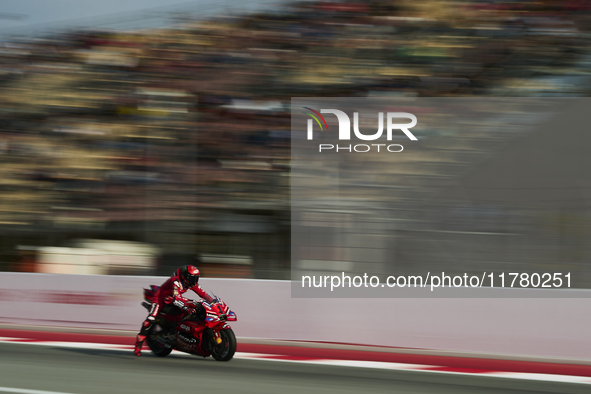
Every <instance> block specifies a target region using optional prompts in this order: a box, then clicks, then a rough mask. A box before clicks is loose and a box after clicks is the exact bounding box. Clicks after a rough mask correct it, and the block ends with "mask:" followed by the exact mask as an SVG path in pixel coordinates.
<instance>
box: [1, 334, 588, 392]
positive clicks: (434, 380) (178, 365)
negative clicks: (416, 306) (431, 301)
mask: <svg viewBox="0 0 591 394" xmlns="http://www.w3.org/2000/svg"><path fill="white" fill-rule="evenodd" d="M34 390H41V391H44V392H45V393H41V392H35V391H34ZM220 390H223V391H224V392H234V393H286V394H291V393H297V394H302V393H334V394H336V393H339V394H342V393H413V394H421V393H454V394H463V393H470V394H472V393H479V394H480V393H481V394H489V393H490V394H492V393H504V394H512V393H588V392H589V386H588V385H580V384H574V383H558V382H537V381H531V380H518V379H504V378H489V377H474V376H464V375H449V374H436V373H425V372H416V371H391V370H381V369H366V368H353V367H336V366H328V365H311V364H300V363H291V362H279V361H266V360H265V361H263V360H247V359H234V360H231V361H230V362H227V363H223V362H217V361H214V360H213V359H211V358H208V359H202V358H198V357H194V356H185V355H177V354H172V355H170V356H168V357H166V358H158V357H155V356H154V355H152V354H151V353H150V351H149V350H147V349H144V355H143V356H142V357H140V358H137V357H135V356H134V355H133V354H132V352H131V351H118V350H105V349H80V348H67V347H63V348H62V347H54V346H39V345H24V344H8V343H2V344H0V393H5V392H6V393H25V394H26V393H28V394H50V393H60V394H61V393H71V394H99V393H100V394H105V393H112V394H115V393H138V394H139V393H142V394H146V393H159V392H163V393H176V392H178V393H187V392H200V393H205V392H218V391H220Z"/></svg>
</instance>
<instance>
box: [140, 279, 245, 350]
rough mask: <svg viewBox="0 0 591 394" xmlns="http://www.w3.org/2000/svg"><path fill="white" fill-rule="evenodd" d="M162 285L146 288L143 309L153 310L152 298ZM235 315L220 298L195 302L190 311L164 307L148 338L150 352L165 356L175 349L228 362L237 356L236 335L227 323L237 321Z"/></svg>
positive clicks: (168, 306)
mask: <svg viewBox="0 0 591 394" xmlns="http://www.w3.org/2000/svg"><path fill="white" fill-rule="evenodd" d="M158 288H159V286H154V285H152V286H150V289H144V299H145V300H146V301H147V302H142V306H143V307H144V308H146V309H147V310H150V307H151V304H152V298H153V297H154V294H155V293H156V291H157V290H158ZM236 320H237V319H236V314H235V313H234V312H232V311H231V310H230V308H229V307H228V306H227V305H226V303H225V302H224V301H222V300H221V299H219V298H218V297H217V296H214V297H213V301H212V302H211V303H208V302H205V301H203V300H201V301H192V303H191V305H190V312H185V311H183V310H181V309H179V308H177V307H175V306H173V305H166V306H164V307H163V308H162V310H161V312H160V314H159V315H158V317H157V318H156V322H155V324H154V325H153V326H152V328H151V329H150V332H149V333H148V335H147V337H146V343H147V344H148V347H149V348H150V350H151V351H152V352H153V353H154V354H155V355H157V356H159V357H165V356H168V355H169V354H170V352H172V351H173V349H176V350H180V351H182V352H186V353H190V354H196V355H198V356H203V357H208V356H212V357H213V358H214V359H216V360H217V361H229V360H230V359H232V357H234V353H236V336H235V335H234V331H232V328H231V327H230V325H229V324H228V323H226V322H228V321H236Z"/></svg>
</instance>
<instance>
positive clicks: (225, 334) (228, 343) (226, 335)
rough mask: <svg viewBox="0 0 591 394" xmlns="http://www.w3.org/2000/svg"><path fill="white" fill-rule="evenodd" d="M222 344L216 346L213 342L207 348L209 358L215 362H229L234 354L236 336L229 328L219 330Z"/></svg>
mask: <svg viewBox="0 0 591 394" xmlns="http://www.w3.org/2000/svg"><path fill="white" fill-rule="evenodd" d="M220 338H221V339H222V342H221V343H220V344H219V345H217V344H215V343H214V342H213V341H212V342H211V345H210V347H209V352H210V353H211V356H212V357H213V358H214V359H216V360H217V361H230V360H231V359H232V357H234V353H236V336H235V335H234V331H232V329H231V328H228V329H226V330H220Z"/></svg>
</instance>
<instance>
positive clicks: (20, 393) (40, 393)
mask: <svg viewBox="0 0 591 394" xmlns="http://www.w3.org/2000/svg"><path fill="white" fill-rule="evenodd" d="M0 391H2V392H5V393H17V394H72V393H64V392H61V391H45V390H29V389H19V388H15V387H0Z"/></svg>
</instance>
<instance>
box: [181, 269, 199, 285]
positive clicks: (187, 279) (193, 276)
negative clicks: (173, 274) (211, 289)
mask: <svg viewBox="0 0 591 394" xmlns="http://www.w3.org/2000/svg"><path fill="white" fill-rule="evenodd" d="M199 275H200V272H199V269H198V268H197V267H195V266H194V265H186V266H184V267H183V268H181V280H182V281H183V285H185V286H187V287H194V286H196V285H197V283H199Z"/></svg>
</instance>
